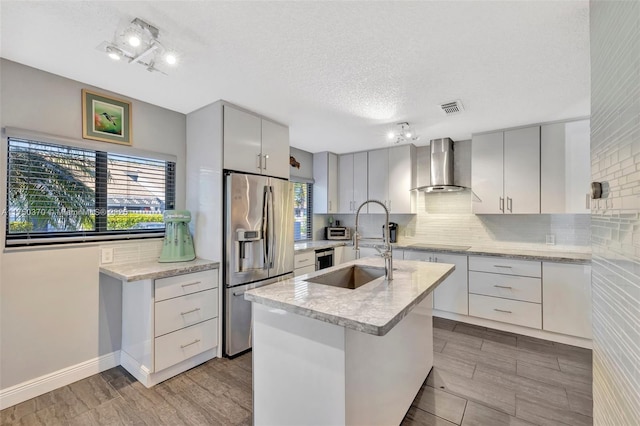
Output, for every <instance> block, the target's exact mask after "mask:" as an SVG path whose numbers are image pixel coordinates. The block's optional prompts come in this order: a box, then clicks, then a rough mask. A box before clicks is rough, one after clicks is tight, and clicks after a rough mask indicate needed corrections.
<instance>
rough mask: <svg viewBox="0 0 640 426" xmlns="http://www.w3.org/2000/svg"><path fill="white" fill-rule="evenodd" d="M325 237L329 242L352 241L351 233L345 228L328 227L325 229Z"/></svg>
mask: <svg viewBox="0 0 640 426" xmlns="http://www.w3.org/2000/svg"><path fill="white" fill-rule="evenodd" d="M324 237H325V239H327V240H350V239H351V232H350V230H349V228H346V227H344V226H327V227H326V228H324Z"/></svg>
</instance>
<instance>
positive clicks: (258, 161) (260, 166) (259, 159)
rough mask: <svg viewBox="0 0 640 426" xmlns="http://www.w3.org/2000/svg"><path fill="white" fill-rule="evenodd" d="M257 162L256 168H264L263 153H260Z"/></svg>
mask: <svg viewBox="0 0 640 426" xmlns="http://www.w3.org/2000/svg"><path fill="white" fill-rule="evenodd" d="M257 163H258V164H256V169H258V170H262V155H261V154H258V157H257Z"/></svg>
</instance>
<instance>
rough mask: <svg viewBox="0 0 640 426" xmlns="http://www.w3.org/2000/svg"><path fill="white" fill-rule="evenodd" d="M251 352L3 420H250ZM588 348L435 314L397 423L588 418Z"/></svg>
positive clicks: (111, 380) (93, 385)
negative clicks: (426, 366) (418, 384)
mask: <svg viewBox="0 0 640 426" xmlns="http://www.w3.org/2000/svg"><path fill="white" fill-rule="evenodd" d="M251 398H252V394H251V354H250V353H248V354H245V355H242V356H240V357H238V358H235V359H233V360H229V359H214V360H211V361H209V362H207V363H205V364H202V365H200V366H198V367H196V368H193V369H191V370H189V371H187V372H185V373H183V374H180V375H178V376H176V377H174V378H172V379H169V380H167V381H165V382H163V383H161V384H159V385H157V386H155V387H153V388H151V389H147V388H145V387H144V386H142V385H141V384H140V383H139V382H138V381H136V380H135V379H134V378H133V377H132V376H131V375H130V374H129V373H127V372H126V371H125V370H124V369H123V368H122V367H116V368H112V369H110V370H107V371H105V372H103V373H101V374H97V375H95V376H91V377H89V378H87V379H84V380H80V381H78V382H76V383H72V384H71V385H68V386H65V387H62V388H60V389H56V390H55V391H52V392H49V393H47V394H45V395H41V396H39V397H37V398H33V399H31V400H28V401H25V402H23V403H20V404H18V405H15V406H13V407H9V408H7V409H5V410H2V411H0V424H2V425H122V424H126V425H129V424H134V425H250V424H251V420H252V419H251V406H252V399H251ZM592 406H593V402H592V397H591V351H589V350H585V349H581V348H576V347H573V346H568V345H562V344H557V343H552V342H547V341H544V340H538V339H534V338H530V337H525V336H520V335H516V334H511V333H504V332H501V331H496V330H491V329H486V328H483V327H476V326H472V325H469V324H463V323H458V322H454V321H449V320H445V319H440V318H434V367H433V370H432V371H431V374H430V375H429V377H428V378H427V380H426V381H425V383H424V384H423V386H422V388H421V389H420V392H419V393H418V395H417V396H416V398H415V400H414V401H413V404H412V406H411V408H410V409H409V411H408V412H407V415H406V416H405V418H404V420H403V421H402V425H406V426H409V425H419V426H431V425H436V426H440V425H442V426H451V425H462V426H501V425H511V426H515V425H517V426H524V425H572V426H574V425H592V424H593V421H592V418H591V417H592Z"/></svg>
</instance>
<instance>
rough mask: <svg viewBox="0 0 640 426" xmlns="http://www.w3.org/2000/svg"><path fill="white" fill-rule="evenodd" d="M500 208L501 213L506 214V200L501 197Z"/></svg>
mask: <svg viewBox="0 0 640 426" xmlns="http://www.w3.org/2000/svg"><path fill="white" fill-rule="evenodd" d="M499 208H500V211H501V212H504V198H502V197H500V204H499Z"/></svg>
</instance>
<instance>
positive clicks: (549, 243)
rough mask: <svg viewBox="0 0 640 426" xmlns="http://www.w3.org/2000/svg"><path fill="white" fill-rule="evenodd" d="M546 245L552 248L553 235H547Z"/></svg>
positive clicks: (554, 242)
mask: <svg viewBox="0 0 640 426" xmlns="http://www.w3.org/2000/svg"><path fill="white" fill-rule="evenodd" d="M547 244H548V245H550V246H553V245H555V244H556V236H555V235H553V234H547Z"/></svg>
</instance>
